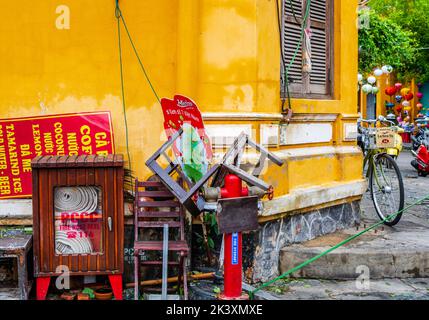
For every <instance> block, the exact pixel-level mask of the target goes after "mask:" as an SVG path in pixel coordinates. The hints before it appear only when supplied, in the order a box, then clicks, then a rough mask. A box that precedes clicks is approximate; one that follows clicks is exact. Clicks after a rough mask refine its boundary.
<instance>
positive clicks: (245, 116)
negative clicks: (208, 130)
mask: <svg viewBox="0 0 429 320" xmlns="http://www.w3.org/2000/svg"><path fill="white" fill-rule="evenodd" d="M202 115H203V119H204V120H207V121H210V120H215V121H219V120H234V121H237V120H239V121H258V120H272V121H280V120H281V119H283V116H282V115H281V114H280V113H258V112H247V113H244V112H203V113H202Z"/></svg>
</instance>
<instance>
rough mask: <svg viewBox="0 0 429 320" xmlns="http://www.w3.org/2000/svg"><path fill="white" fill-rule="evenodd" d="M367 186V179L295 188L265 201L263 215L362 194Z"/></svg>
mask: <svg viewBox="0 0 429 320" xmlns="http://www.w3.org/2000/svg"><path fill="white" fill-rule="evenodd" d="M366 188H367V182H366V180H365V179H362V180H356V181H352V182H348V183H344V182H343V183H340V182H337V183H333V184H330V185H327V186H317V187H310V188H302V189H295V190H293V191H292V192H291V193H289V194H286V195H284V196H281V197H278V198H275V199H273V200H272V201H264V202H263V206H264V209H263V211H262V214H261V215H262V216H264V217H266V216H271V215H275V214H279V213H285V212H290V211H295V210H300V209H305V208H308V207H314V206H317V205H322V204H324V203H329V202H333V201H337V200H341V199H346V198H350V197H356V196H361V195H362V194H363V193H364V192H365V190H366Z"/></svg>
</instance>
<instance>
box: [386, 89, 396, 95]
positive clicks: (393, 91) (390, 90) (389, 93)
mask: <svg viewBox="0 0 429 320" xmlns="http://www.w3.org/2000/svg"><path fill="white" fill-rule="evenodd" d="M384 92H385V93H386V94H387V95H388V96H390V97H391V96H393V95H394V94H395V93H396V88H395V87H387V88H386V89H385V90H384Z"/></svg>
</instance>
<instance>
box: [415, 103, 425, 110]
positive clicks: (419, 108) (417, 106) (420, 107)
mask: <svg viewBox="0 0 429 320" xmlns="http://www.w3.org/2000/svg"><path fill="white" fill-rule="evenodd" d="M416 108H417V109H418V110H419V111H420V110H421V109H422V108H423V104H421V103H420V102H419V103H417V104H416Z"/></svg>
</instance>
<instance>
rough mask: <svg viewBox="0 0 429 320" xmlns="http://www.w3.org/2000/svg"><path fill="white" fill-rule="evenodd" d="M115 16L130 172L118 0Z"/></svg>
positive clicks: (128, 148)
mask: <svg viewBox="0 0 429 320" xmlns="http://www.w3.org/2000/svg"><path fill="white" fill-rule="evenodd" d="M115 16H116V19H117V22H118V23H117V24H118V48H119V68H120V74H121V93H122V112H123V114H124V125H125V143H126V148H127V156H128V167H129V169H130V171H132V168H131V154H130V146H129V135H128V120H127V107H126V103H125V87H124V72H123V66H122V45H121V24H120V20H119V19H120V17H121V16H122V13H121V10H120V9H119V4H118V0H116V10H115Z"/></svg>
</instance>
